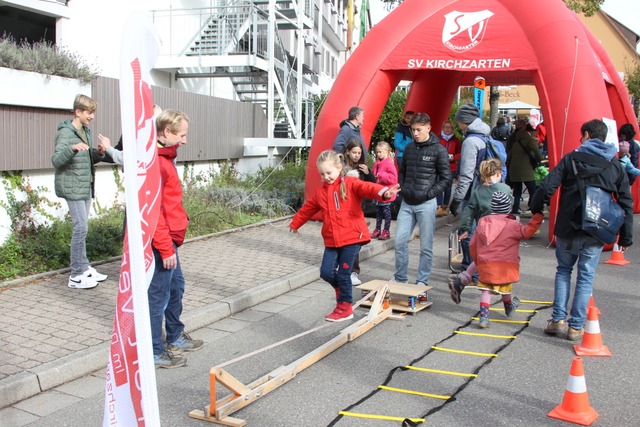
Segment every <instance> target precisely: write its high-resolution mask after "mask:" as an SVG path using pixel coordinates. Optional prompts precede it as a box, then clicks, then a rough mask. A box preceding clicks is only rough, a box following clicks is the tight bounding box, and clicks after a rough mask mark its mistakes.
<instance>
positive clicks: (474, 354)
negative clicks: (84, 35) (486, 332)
mask: <svg viewBox="0 0 640 427" xmlns="http://www.w3.org/2000/svg"><path fill="white" fill-rule="evenodd" d="M431 348H432V349H434V350H438V351H446V352H448V353H458V354H468V355H470V356H480V357H498V355H497V354H494V353H476V352H475V351H464V350H454V349H452V348H443V347H436V346H433V347H431Z"/></svg>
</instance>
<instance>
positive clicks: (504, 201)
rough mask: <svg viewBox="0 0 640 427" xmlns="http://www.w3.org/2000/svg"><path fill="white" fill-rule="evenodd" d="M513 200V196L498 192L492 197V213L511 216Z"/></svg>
mask: <svg viewBox="0 0 640 427" xmlns="http://www.w3.org/2000/svg"><path fill="white" fill-rule="evenodd" d="M512 204H513V200H512V199H511V196H510V195H508V194H507V193H503V192H502V191H496V192H495V193H493V195H492V196H491V213H496V214H509V213H511V205H512Z"/></svg>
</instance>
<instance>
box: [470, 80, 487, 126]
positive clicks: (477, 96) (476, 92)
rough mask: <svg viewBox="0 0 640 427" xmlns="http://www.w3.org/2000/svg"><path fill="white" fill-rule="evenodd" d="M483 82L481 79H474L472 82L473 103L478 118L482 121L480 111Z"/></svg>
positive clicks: (482, 99)
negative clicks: (476, 108) (476, 109)
mask: <svg viewBox="0 0 640 427" xmlns="http://www.w3.org/2000/svg"><path fill="white" fill-rule="evenodd" d="M485 84H486V82H485V80H484V78H483V77H480V76H478V77H476V78H475V80H474V81H473V87H474V89H473V103H474V104H475V106H476V107H478V117H480V119H482V109H483V108H484V88H485Z"/></svg>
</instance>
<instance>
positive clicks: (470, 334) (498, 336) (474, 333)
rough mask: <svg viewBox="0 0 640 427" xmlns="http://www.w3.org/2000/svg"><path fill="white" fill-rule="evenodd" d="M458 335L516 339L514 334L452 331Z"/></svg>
mask: <svg viewBox="0 0 640 427" xmlns="http://www.w3.org/2000/svg"><path fill="white" fill-rule="evenodd" d="M453 332H454V333H456V334H460V335H469V336H472V337H487V338H502V339H516V338H518V337H516V336H515V335H495V334H481V333H479V332H465V331H453Z"/></svg>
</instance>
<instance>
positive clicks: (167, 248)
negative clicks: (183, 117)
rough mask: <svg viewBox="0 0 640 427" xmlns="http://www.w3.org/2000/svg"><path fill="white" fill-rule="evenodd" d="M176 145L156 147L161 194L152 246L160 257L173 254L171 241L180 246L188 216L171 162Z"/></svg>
mask: <svg viewBox="0 0 640 427" xmlns="http://www.w3.org/2000/svg"><path fill="white" fill-rule="evenodd" d="M177 150H178V145H174V146H171V147H162V148H159V147H158V163H159V165H160V179H161V182H162V184H161V185H162V194H161V200H160V216H159V218H158V226H157V227H156V232H155V233H154V235H153V247H154V248H156V249H157V250H158V252H160V255H161V256H162V259H166V258H169V257H170V256H172V255H174V254H175V250H174V249H173V243H175V244H176V246H181V245H182V243H183V242H184V237H185V235H186V233H187V226H188V225H189V217H188V216H187V212H186V211H185V209H184V206H182V183H181V182H180V178H179V177H178V171H177V170H176V166H175V164H174V163H173V161H174V159H175V158H176V157H177V155H178V152H177Z"/></svg>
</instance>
